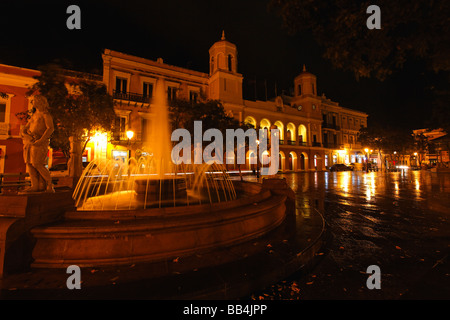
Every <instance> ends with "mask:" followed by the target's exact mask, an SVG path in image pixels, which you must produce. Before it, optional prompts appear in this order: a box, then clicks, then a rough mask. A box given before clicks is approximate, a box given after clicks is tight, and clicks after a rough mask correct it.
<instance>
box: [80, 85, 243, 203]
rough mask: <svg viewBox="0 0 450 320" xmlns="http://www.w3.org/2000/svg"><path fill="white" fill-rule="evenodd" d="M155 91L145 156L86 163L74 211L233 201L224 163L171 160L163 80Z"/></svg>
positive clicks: (232, 190) (233, 196)
mask: <svg viewBox="0 0 450 320" xmlns="http://www.w3.org/2000/svg"><path fill="white" fill-rule="evenodd" d="M155 89H156V90H155V99H154V104H153V110H154V112H153V113H152V116H153V117H152V125H151V131H150V133H149V137H148V139H146V141H151V143H147V144H145V145H144V146H143V149H144V150H146V155H145V156H141V157H139V159H136V158H130V159H129V160H128V161H125V162H124V161H122V160H121V159H94V160H93V161H92V162H91V163H89V165H88V166H87V167H86V169H85V170H84V172H83V174H82V176H81V178H80V180H79V182H78V184H77V186H76V189H75V192H74V195H73V197H74V199H75V206H76V207H77V208H78V209H79V210H120V209H130V210H131V209H133V210H135V209H145V208H151V207H159V208H161V207H165V206H176V205H192V204H202V202H203V203H204V202H205V201H206V202H208V203H212V202H220V201H228V200H233V199H235V197H236V192H235V190H234V187H233V184H232V183H231V182H230V180H229V177H228V174H227V173H226V169H225V167H224V166H223V165H219V164H211V165H210V164H201V165H187V164H183V163H182V164H175V162H176V161H175V160H176V159H174V161H172V158H171V149H172V148H171V141H170V131H169V118H168V112H167V107H166V101H165V99H164V97H165V91H164V82H163V80H159V81H158V82H157V86H156V88H155Z"/></svg>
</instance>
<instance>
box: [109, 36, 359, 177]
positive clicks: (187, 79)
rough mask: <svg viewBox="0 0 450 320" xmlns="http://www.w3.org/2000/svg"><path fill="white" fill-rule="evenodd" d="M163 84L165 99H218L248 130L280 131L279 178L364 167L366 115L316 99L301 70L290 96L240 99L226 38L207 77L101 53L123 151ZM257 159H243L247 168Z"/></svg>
mask: <svg viewBox="0 0 450 320" xmlns="http://www.w3.org/2000/svg"><path fill="white" fill-rule="evenodd" d="M161 78H162V79H164V83H165V90H166V93H167V99H169V100H170V99H174V98H181V99H186V100H197V99H203V100H208V99H209V100H220V101H221V102H222V104H223V105H224V108H225V110H226V111H227V112H228V113H229V114H230V115H232V116H233V117H235V118H236V119H237V120H239V121H240V122H247V123H250V124H252V125H253V126H254V127H255V128H256V129H267V130H268V131H270V130H271V129H272V128H277V129H279V130H280V152H279V155H278V156H279V160H280V161H279V170H280V171H283V172H285V171H310V170H325V169H326V168H327V167H329V166H331V165H332V164H334V163H347V164H350V163H362V162H363V161H364V157H365V155H364V151H363V148H362V146H361V145H360V144H359V143H358V141H357V133H358V130H359V129H360V128H361V126H366V125H367V114H366V113H363V112H360V111H357V110H352V109H349V108H344V107H341V106H339V104H338V103H336V102H333V101H331V100H329V99H327V98H326V97H325V96H323V95H322V96H318V95H317V81H316V76H315V75H313V74H312V73H310V72H308V71H306V68H304V69H303V71H302V72H300V74H299V75H298V76H297V77H296V78H295V79H294V87H295V94H294V95H293V96H286V95H281V96H278V97H276V98H275V99H272V100H269V101H259V100H257V101H252V100H245V99H244V97H243V93H242V91H243V90H242V83H243V75H242V74H240V73H239V72H238V52H237V47H236V45H235V44H233V43H231V42H229V41H227V40H226V39H225V36H224V34H222V38H221V39H220V40H219V41H217V42H216V43H214V44H213V45H212V46H211V48H210V49H209V73H202V72H197V71H193V70H189V69H185V68H180V67H176V66H172V65H168V64H165V63H164V62H163V60H162V59H161V58H159V59H157V60H156V61H153V60H149V59H144V58H140V57H135V56H132V55H128V54H124V53H121V52H116V51H113V50H109V49H106V50H105V51H104V53H103V81H104V82H105V84H106V85H107V88H108V91H109V93H110V94H112V95H113V97H114V98H115V101H116V114H117V126H116V128H118V130H117V133H116V134H115V137H116V138H115V140H114V141H112V142H113V143H114V142H116V145H128V147H129V148H130V149H131V150H132V152H133V150H136V149H138V148H139V147H140V146H141V145H142V143H143V142H144V141H145V139H146V132H147V131H148V127H149V126H151V119H152V109H153V108H154V106H153V105H152V98H153V96H152V94H153V92H154V88H155V86H156V81H157V80H158V79H161ZM128 130H130V131H133V132H134V135H133V138H132V139H131V140H130V139H128V138H127V137H126V132H127V131H128ZM121 140H122V142H121ZM114 150H116V149H114V148H113V149H112V151H111V152H114ZM269 152H270V151H269ZM116 154H118V153H117V152H116ZM108 156H109V157H114V155H113V154H110V155H108ZM255 156H256V155H254V154H248V153H247V156H246V157H247V165H248V163H249V162H250V161H249V160H250V158H252V157H255ZM248 169H251V167H250V165H248Z"/></svg>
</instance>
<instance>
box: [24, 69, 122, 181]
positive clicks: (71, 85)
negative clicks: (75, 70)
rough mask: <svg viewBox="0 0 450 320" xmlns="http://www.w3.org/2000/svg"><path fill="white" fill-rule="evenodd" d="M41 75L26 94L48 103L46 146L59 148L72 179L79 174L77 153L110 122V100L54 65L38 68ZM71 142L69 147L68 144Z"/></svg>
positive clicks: (99, 88)
mask: <svg viewBox="0 0 450 320" xmlns="http://www.w3.org/2000/svg"><path fill="white" fill-rule="evenodd" d="M39 69H40V71H41V74H40V75H39V76H37V77H36V79H37V80H38V82H37V83H35V84H34V86H33V87H32V88H31V89H30V91H29V92H28V94H33V93H35V92H39V93H40V94H42V95H44V96H45V97H46V98H47V100H48V103H49V112H50V114H51V115H52V117H53V122H54V124H55V131H54V133H53V135H52V137H51V140H50V146H51V147H52V148H54V149H60V150H61V151H62V152H63V153H64V154H65V155H66V156H67V158H69V161H70V163H72V165H73V168H74V169H73V172H70V168H69V172H70V174H71V176H73V177H79V175H80V174H81V168H82V167H81V154H82V153H83V152H84V149H85V148H86V144H87V143H88V142H89V141H90V139H91V138H92V137H93V135H94V134H95V133H96V132H97V131H108V130H110V128H111V125H112V123H113V120H114V117H115V113H114V101H113V98H112V97H111V95H109V94H108V92H107V90H106V86H105V85H104V84H103V83H101V82H98V81H93V80H90V79H88V78H83V77H73V76H71V77H69V76H67V75H65V71H64V70H63V69H61V68H60V67H59V66H58V65H56V64H48V65H45V66H42V67H40V68H39ZM71 143H72V145H71Z"/></svg>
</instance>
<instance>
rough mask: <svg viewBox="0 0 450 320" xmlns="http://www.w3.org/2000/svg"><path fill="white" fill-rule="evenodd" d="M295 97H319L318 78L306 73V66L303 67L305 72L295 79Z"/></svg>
mask: <svg viewBox="0 0 450 320" xmlns="http://www.w3.org/2000/svg"><path fill="white" fill-rule="evenodd" d="M294 84H295V95H296V96H302V95H311V96H317V81H316V76H315V75H313V74H312V73H310V72H308V71H306V67H305V65H303V71H302V73H300V74H299V75H298V76H297V77H295V79H294Z"/></svg>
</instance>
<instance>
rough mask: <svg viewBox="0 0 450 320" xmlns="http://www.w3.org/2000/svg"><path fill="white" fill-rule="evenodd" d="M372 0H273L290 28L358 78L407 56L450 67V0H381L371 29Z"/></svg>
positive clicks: (436, 67) (393, 66)
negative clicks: (311, 39) (310, 38)
mask: <svg viewBox="0 0 450 320" xmlns="http://www.w3.org/2000/svg"><path fill="white" fill-rule="evenodd" d="M372 4H374V3H373V2H372V1H354V0H338V1H327V0H271V2H270V3H269V8H270V10H272V11H273V12H275V13H276V14H278V15H279V16H281V17H282V19H283V23H284V26H285V27H286V28H287V29H288V30H289V31H290V32H291V33H300V32H303V33H309V34H311V35H312V36H313V37H314V39H315V41H316V42H317V43H318V44H319V45H320V46H321V47H322V48H324V57H325V58H326V59H327V60H329V61H331V63H332V64H333V65H334V66H335V67H337V68H339V69H342V70H347V71H350V72H353V73H354V74H355V76H356V78H360V77H372V76H375V77H377V78H378V79H380V80H383V79H385V78H386V77H387V76H389V75H390V74H392V73H393V72H395V71H396V70H399V69H401V68H402V67H403V66H404V65H405V63H406V61H408V60H410V59H411V60H419V61H423V62H424V63H425V64H426V65H427V67H428V69H429V70H433V71H434V72H439V71H450V59H449V57H450V24H449V23H448V14H449V13H450V2H449V1H446V0H435V1H429V0H416V1H408V0H398V1H389V0H380V1H376V4H377V5H378V7H379V8H380V9H381V29H374V30H369V29H368V28H367V25H366V22H367V19H368V18H369V17H370V15H369V14H368V13H367V12H366V11H367V8H368V7H369V6H370V5H372Z"/></svg>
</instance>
